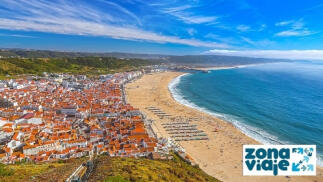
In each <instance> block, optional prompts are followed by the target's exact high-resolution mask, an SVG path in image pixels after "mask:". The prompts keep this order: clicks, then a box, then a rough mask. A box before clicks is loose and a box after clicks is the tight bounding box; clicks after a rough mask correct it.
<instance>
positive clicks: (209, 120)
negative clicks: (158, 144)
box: [126, 72, 323, 182]
mask: <svg viewBox="0 0 323 182" xmlns="http://www.w3.org/2000/svg"><path fill="white" fill-rule="evenodd" d="M181 74H183V73H178V72H164V73H154V74H146V75H144V76H143V77H142V78H140V79H138V80H136V81H134V82H132V83H129V84H127V85H126V95H127V101H128V102H129V103H130V104H131V105H133V106H134V107H136V108H139V109H140V110H141V111H142V112H143V113H144V114H146V116H147V117H148V118H149V119H152V120H154V122H153V123H154V124H153V129H154V130H155V131H156V133H157V135H158V137H165V138H168V137H169V135H168V134H167V132H166V131H165V129H164V128H163V127H162V125H161V124H162V123H165V122H168V120H167V119H160V118H159V117H158V116H156V115H155V114H154V113H152V112H151V111H150V110H148V109H146V107H151V106H154V107H158V108H160V109H161V110H162V111H164V112H165V113H167V114H170V115H172V116H181V117H185V118H196V120H194V121H192V123H193V124H196V125H197V128H198V129H200V130H203V131H204V132H205V133H206V134H207V135H208V138H209V140H200V141H181V142H179V143H180V144H181V145H182V146H183V147H184V148H185V150H186V152H187V153H188V154H189V155H190V156H191V157H192V158H193V159H194V160H195V162H196V163H198V164H199V166H200V168H202V169H203V170H204V171H205V172H207V173H208V174H209V175H212V176H214V177H215V178H217V179H219V180H222V181H239V182H242V181H248V182H251V181H257V182H258V181H268V182H269V181H270V182H272V181H302V182H303V181H304V182H305V181H323V171H322V169H321V168H318V169H317V176H312V177H294V176H293V177H284V176H279V177H254V176H248V177H247V176H242V146H243V144H258V142H257V141H255V140H253V139H252V138H250V137H248V136H246V135H245V134H243V133H242V132H240V131H239V130H238V129H237V128H235V127H234V126H233V125H232V124H230V123H228V122H226V121H223V120H220V119H217V118H215V117H213V116H211V115H209V114H206V113H203V112H200V111H198V110H196V109H193V108H190V107H187V106H184V105H182V104H180V103H178V102H176V101H175V100H174V99H173V98H172V96H171V93H170V92H169V90H168V84H169V83H170V82H171V81H172V80H173V79H174V78H176V77H177V76H180V75H181ZM215 129H217V130H218V131H217V132H214V130H215Z"/></svg>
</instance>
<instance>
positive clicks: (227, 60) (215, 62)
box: [0, 49, 289, 66]
mask: <svg viewBox="0 0 323 182" xmlns="http://www.w3.org/2000/svg"><path fill="white" fill-rule="evenodd" d="M0 57H23V58H77V57H115V58H119V59H146V60H151V61H157V62H158V63H166V64H175V65H185V66H234V65H243V64H256V63H270V62H286V61H289V60H283V59H265V58H247V57H234V56H220V55H185V56H173V55H161V54H134V53H120V52H111V53H88V52H63V51H48V50H27V49H1V50H0Z"/></svg>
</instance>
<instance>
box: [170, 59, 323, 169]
mask: <svg viewBox="0 0 323 182" xmlns="http://www.w3.org/2000/svg"><path fill="white" fill-rule="evenodd" d="M169 89H170V91H171V92H172V94H173V97H174V98H175V99H176V100H177V101H178V102H180V103H182V104H184V105H187V106H189V107H193V108H195V109H198V110H201V111H204V112H208V113H209V114H212V115H214V116H216V117H218V118H221V119H223V120H226V121H227V122H231V123H233V124H234V125H235V126H236V127H237V128H238V129H240V130H241V131H242V132H244V133H245V134H247V135H248V136H250V137H252V138H254V139H256V140H257V141H259V142H261V143H264V144H316V145H317V151H318V154H317V157H318V163H319V164H320V165H321V166H322V164H323V159H322V158H323V63H320V62H315V61H313V62H306V61H304V62H292V63H270V64H260V65H253V66H247V67H241V68H232V69H223V70H214V71H210V72H209V73H193V74H191V73H190V74H185V75H182V76H180V77H177V78H176V79H174V80H173V81H172V82H171V83H170V85H169Z"/></svg>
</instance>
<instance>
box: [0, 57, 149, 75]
mask: <svg viewBox="0 0 323 182" xmlns="http://www.w3.org/2000/svg"><path fill="white" fill-rule="evenodd" d="M151 64H153V63H152V62H151V61H148V60H142V59H118V58H113V57H104V58H100V57H77V58H37V59H33V58H28V59H22V58H2V59H0V76H5V75H10V76H13V75H21V74H41V73H43V72H48V73H54V72H56V73H57V72H65V73H67V72H70V73H76V74H104V73H114V72H122V71H132V70H136V69H138V68H139V67H141V66H146V65H151Z"/></svg>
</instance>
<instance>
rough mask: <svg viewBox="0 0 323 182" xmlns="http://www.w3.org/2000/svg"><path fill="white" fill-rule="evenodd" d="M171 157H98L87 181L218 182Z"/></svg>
mask: <svg viewBox="0 0 323 182" xmlns="http://www.w3.org/2000/svg"><path fill="white" fill-rule="evenodd" d="M173 156H174V158H173V159H172V160H150V159H145V158H140V159H135V158H118V157H116V158H109V157H108V156H99V158H98V160H97V165H96V168H95V169H94V171H93V173H92V174H91V176H90V178H89V180H88V181H89V182H92V181H93V182H94V181H105V182H128V181H160V182H162V181H165V182H166V181H172V182H182V181H185V182H195V181H198V182H205V181H212V182H218V180H217V179H215V178H213V177H211V176H209V175H207V174H206V173H205V172H204V171H202V170H201V169H200V168H199V167H196V166H195V167H194V166H191V165H189V164H188V163H186V162H185V161H183V160H181V159H180V158H179V157H178V156H177V155H175V154H174V155H173Z"/></svg>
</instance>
